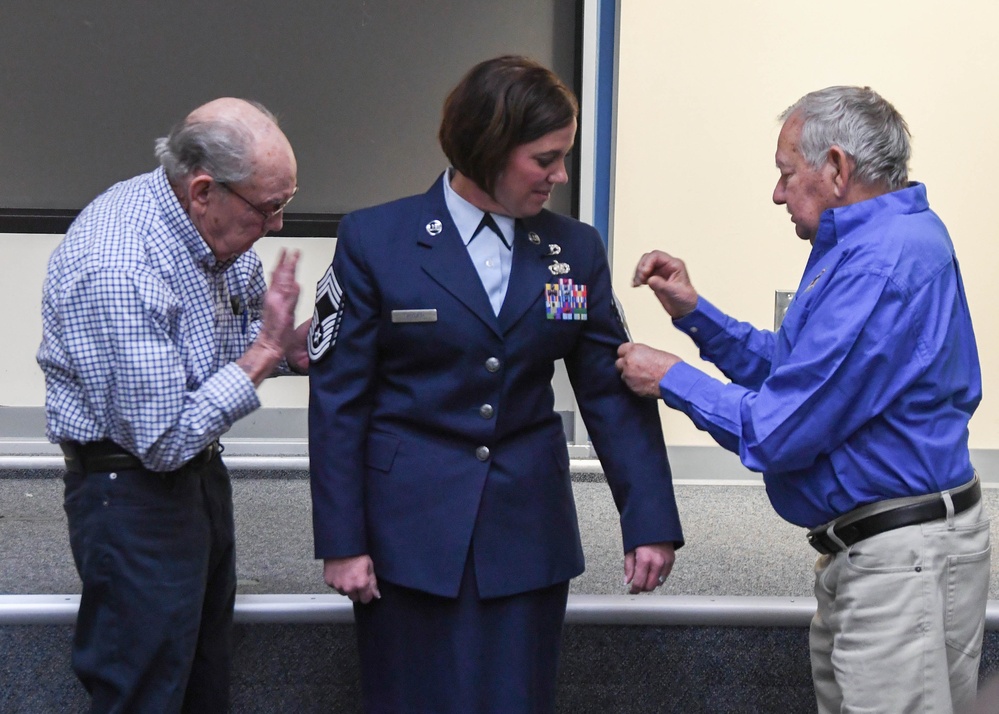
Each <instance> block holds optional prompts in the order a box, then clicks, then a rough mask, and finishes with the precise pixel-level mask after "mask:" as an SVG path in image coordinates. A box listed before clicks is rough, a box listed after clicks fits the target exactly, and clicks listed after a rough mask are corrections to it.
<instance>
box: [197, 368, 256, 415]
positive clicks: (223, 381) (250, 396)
mask: <svg viewBox="0 0 999 714" xmlns="http://www.w3.org/2000/svg"><path fill="white" fill-rule="evenodd" d="M204 386H205V387H206V388H207V389H208V394H210V395H211V396H210V399H211V401H212V402H213V403H214V404H215V405H216V406H217V407H218V409H219V410H221V411H222V412H224V413H225V416H226V422H227V424H226V426H227V427H229V426H232V425H233V424H234V423H236V422H237V421H238V420H240V419H242V418H243V417H245V416H246V415H247V414H250V413H251V412H253V411H255V410H256V409H258V408H259V407H260V396H259V395H258V394H257V390H256V388H255V387H254V386H253V380H251V379H250V377H249V376H248V375H247V374H246V372H245V371H243V368H242V367H240V366H239V365H238V364H236V363H235V362H230V363H229V364H227V365H226V366H225V367H223V368H222V369H220V370H219V371H218V372H216V373H215V374H213V375H212V376H211V378H210V379H209V380H208V381H207V382H205V384H204Z"/></svg>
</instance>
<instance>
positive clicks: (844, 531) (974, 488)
mask: <svg viewBox="0 0 999 714" xmlns="http://www.w3.org/2000/svg"><path fill="white" fill-rule="evenodd" d="M935 496H936V498H934V499H932V500H927V501H921V502H919V503H912V504H909V505H904V506H899V507H898V508H892V509H890V510H887V511H882V512H880V513H874V514H872V515H870V516H865V517H861V518H858V519H857V520H853V521H850V520H848V518H847V516H849V514H847V516H843V517H841V518H839V519H837V520H836V521H833V522H832V523H831V524H827V525H824V526H820V527H819V528H816V529H814V530H811V531H809V532H808V542H809V543H810V544H811V545H812V547H813V548H815V550H817V551H819V552H820V553H823V554H828V553H838V552H840V551H841V550H843V549H844V548H843V546H841V545H840V544H839V543H837V542H836V540H834V539H833V538H832V537H830V535H829V532H830V531H832V532H833V533H835V535H836V538H838V539H839V540H840V541H842V542H843V545H845V546H846V547H847V548H849V547H850V546H851V545H853V544H854V543H859V542H860V541H862V540H864V539H865V538H870V537H871V536H875V535H878V534H879V533H884V532H886V531H892V530H895V529H896V528H904V527H905V526H915V525H918V524H920V523H928V522H930V521H937V520H940V519H942V518H945V517H946V516H947V504H946V503H944V500H943V494H935ZM950 496H951V501H952V502H953V504H954V513H955V514H957V513H961V512H963V511H967V510H968V509H969V508H971V507H972V506H974V505H975V504H976V503H978V502H979V501H980V500H981V498H982V486H981V483H980V482H979V480H978V477H977V476H976V477H975V479H974V483H973V484H972V485H971V486H969V487H967V488H958V489H956V490H953V491H950ZM841 520H842V521H845V522H844V523H843V524H842V525H840V524H839V521H841Z"/></svg>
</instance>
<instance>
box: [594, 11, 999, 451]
mask: <svg viewBox="0 0 999 714" xmlns="http://www.w3.org/2000/svg"><path fill="white" fill-rule="evenodd" d="M619 22H620V28H619V29H620V36H619V43H618V50H619V61H618V62H619V64H618V96H617V107H616V137H617V139H616V141H617V145H616V159H615V162H616V163H615V175H614V185H615V197H614V216H613V225H612V240H613V260H614V283H615V288H616V290H617V292H618V295H619V297H620V298H621V300H622V302H623V304H624V307H625V310H626V311H627V314H628V319H629V323H630V327H631V330H632V334H633V337H634V339H635V340H637V341H642V342H647V343H650V344H652V345H654V346H656V347H659V348H663V349H668V350H670V351H673V352H676V353H677V354H679V355H681V356H682V357H683V358H684V359H688V360H690V361H692V362H694V363H695V364H698V365H700V366H704V367H705V368H706V369H709V370H710V368H709V367H707V365H706V364H705V363H703V362H701V361H700V359H699V358H698V357H697V354H696V351H694V350H693V349H692V348H691V345H690V342H689V340H687V338H685V337H684V336H683V335H681V334H680V333H679V332H678V331H676V330H674V329H673V328H671V327H670V326H669V324H668V321H667V319H666V317H665V313H663V312H662V310H661V308H660V307H659V304H658V303H657V302H656V301H655V298H654V297H653V295H652V293H651V292H650V291H649V290H648V289H647V288H642V289H638V290H635V289H632V288H631V287H629V286H630V277H631V271H632V269H633V268H634V265H635V262H636V261H637V259H638V257H639V256H640V255H641V254H642V253H643V252H645V251H647V250H651V249H653V248H661V249H664V250H667V251H668V252H671V253H673V254H674V255H677V256H679V257H681V258H683V259H684V260H685V261H686V262H687V266H688V269H689V271H690V274H691V276H692V279H693V281H694V284H695V286H696V287H697V288H698V290H699V291H700V292H701V293H703V294H704V295H705V296H706V297H709V298H710V299H711V300H712V301H713V302H714V303H715V304H717V305H718V306H719V307H721V308H722V309H723V310H725V311H727V312H729V313H730V314H733V315H735V316H736V317H739V318H740V319H744V320H748V321H749V322H752V323H753V324H755V325H757V326H759V327H768V326H772V325H773V311H774V291H775V290H777V289H792V290H793V289H794V288H795V287H796V286H797V283H798V278H799V277H800V273H801V270H802V268H803V267H804V263H805V260H806V258H807V256H808V249H809V246H808V244H807V243H804V242H802V241H800V240H799V239H798V238H797V237H796V236H795V235H794V232H793V230H792V226H791V224H790V222H789V220H788V215H787V213H786V212H785V210H784V208H782V207H776V206H774V205H773V203H772V202H771V194H772V191H773V186H774V182H775V181H776V179H777V171H776V169H775V168H774V159H773V153H774V147H775V143H776V139H777V133H778V130H779V128H780V127H779V126H778V124H777V121H776V116H777V115H778V114H779V113H780V112H781V111H782V110H783V109H784V108H785V107H787V106H788V105H790V104H791V103H793V102H794V101H795V100H796V99H797V98H798V97H800V96H801V95H803V94H805V93H806V92H809V91H811V90H813V89H819V88H821V87H825V86H828V85H832V84H862V85H869V86H871V87H873V88H874V89H876V90H877V91H878V92H880V93H881V94H882V95H884V96H885V97H886V98H888V99H889V100H890V101H891V102H893V103H894V104H895V106H896V107H897V108H898V109H899V111H901V112H902V114H903V116H905V118H906V120H907V121H908V123H909V127H910V129H911V131H912V134H913V159H912V163H911V173H910V176H911V178H912V179H914V180H918V181H922V182H925V183H926V184H927V190H928V193H929V198H930V205H931V207H932V208H934V209H935V210H936V211H937V213H939V214H940V216H941V217H942V218H943V220H944V222H945V223H946V224H947V226H948V228H949V229H950V232H951V235H952V237H953V239H954V243H955V245H956V247H957V252H958V257H959V259H960V261H961V266H962V270H963V273H964V279H965V284H966V287H967V291H968V298H969V301H970V303H971V309H972V314H973V318H974V321H975V328H976V332H977V336H978V344H979V351H980V354H981V359H982V371H983V380H984V384H985V398H984V400H983V402H982V405H981V407H980V408H979V410H978V412H977V414H976V415H975V417H974V419H973V421H972V424H971V437H972V447H974V448H979V449H993V448H999V428H997V427H999V398H997V397H996V393H995V392H993V391H992V388H993V385H994V384H995V383H996V380H995V378H996V375H999V321H997V320H995V319H994V318H993V309H994V306H996V305H997V304H999V281H997V280H996V279H995V277H994V274H995V272H996V267H995V266H996V265H997V264H999V261H997V259H999V255H997V253H999V247H997V243H999V241H997V240H996V239H997V236H999V227H997V225H996V220H995V217H996V215H997V214H999V210H997V208H996V205H997V203H999V201H997V200H996V199H995V197H994V196H993V194H992V190H993V187H992V181H991V178H992V177H991V172H992V168H993V167H994V166H996V165H999V141H997V139H996V127H997V126H999V49H997V48H999V3H993V2H990V1H987V0H978V1H976V2H970V1H964V0H957V1H954V2H947V3H944V2H939V1H938V0H907V1H905V2H902V1H900V0H873V1H872V0H863V1H861V0H841V1H840V2H837V3H835V4H829V3H813V2H803V1H802V0H767V1H766V2H746V1H745V0H718V1H708V2H702V3H692V2H678V1H677V0H620V2H619ZM714 374H716V375H717V372H715V373H714ZM663 414H664V418H665V430H666V436H667V441H668V442H669V443H670V444H675V445H702V444H713V443H714V442H713V441H712V440H711V439H710V438H709V437H707V436H706V435H705V434H703V433H701V432H698V431H697V430H696V429H694V427H693V426H692V425H691V424H690V422H689V420H687V418H686V417H684V416H683V415H681V414H679V413H676V412H673V411H672V410H669V409H667V408H665V407H663Z"/></svg>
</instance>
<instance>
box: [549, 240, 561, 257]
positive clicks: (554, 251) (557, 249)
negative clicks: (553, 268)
mask: <svg viewBox="0 0 999 714" xmlns="http://www.w3.org/2000/svg"><path fill="white" fill-rule="evenodd" d="M561 252H562V246H560V245H559V244H558V243H549V244H548V255H549V256H552V255H558V254H559V253H561Z"/></svg>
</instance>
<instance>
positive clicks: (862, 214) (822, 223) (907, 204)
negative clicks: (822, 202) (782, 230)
mask: <svg viewBox="0 0 999 714" xmlns="http://www.w3.org/2000/svg"><path fill="white" fill-rule="evenodd" d="M929 207H930V204H929V201H928V200H927V198H926V186H924V185H923V184H921V183H919V182H917V181H912V182H910V183H909V185H908V186H906V187H905V188H900V189H898V190H897V191H889V192H888V193H884V194H881V195H880V196H875V197H874V198H869V199H867V200H866V201H859V202H857V203H851V204H850V205H849V206H841V207H840V208H827V209H826V210H825V211H823V212H822V216H821V217H820V218H819V229H818V231H817V232H816V233H815V245H814V251H816V252H820V253H824V252H826V251H828V250H829V249H830V248H832V247H833V246H835V245H836V244H837V243H841V242H843V241H845V240H848V239H849V238H850V236H851V235H852V234H853V232H854V231H855V229H856V228H857V227H859V226H865V225H867V224H869V223H870V221H871V219H872V218H874V217H875V216H878V215H884V214H892V215H903V214H907V213H919V212H921V211H926V210H928V209H929Z"/></svg>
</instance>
